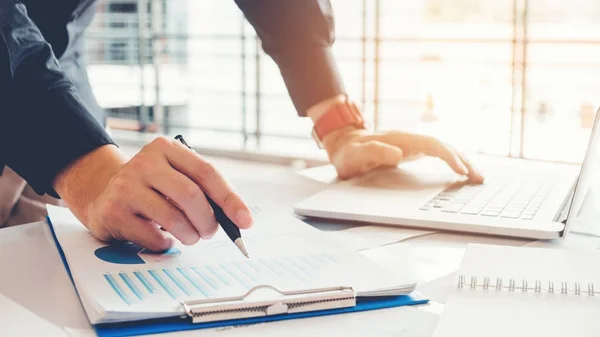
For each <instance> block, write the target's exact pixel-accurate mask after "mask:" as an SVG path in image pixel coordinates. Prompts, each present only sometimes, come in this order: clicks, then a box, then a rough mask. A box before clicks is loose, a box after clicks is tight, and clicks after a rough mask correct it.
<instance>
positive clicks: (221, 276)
mask: <svg viewBox="0 0 600 337" xmlns="http://www.w3.org/2000/svg"><path fill="white" fill-rule="evenodd" d="M206 269H208V271H210V272H211V273H213V274H214V275H215V276H216V277H217V278H218V279H219V280H221V282H223V283H225V284H226V285H229V282H228V281H227V278H226V277H223V275H221V274H220V273H218V272H217V270H216V269H215V268H214V267H213V266H206Z"/></svg>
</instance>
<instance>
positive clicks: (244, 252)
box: [234, 238, 250, 259]
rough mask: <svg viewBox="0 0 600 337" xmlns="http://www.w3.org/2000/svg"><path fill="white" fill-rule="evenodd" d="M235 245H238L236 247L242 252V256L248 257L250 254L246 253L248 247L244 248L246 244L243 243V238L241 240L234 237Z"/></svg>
mask: <svg viewBox="0 0 600 337" xmlns="http://www.w3.org/2000/svg"><path fill="white" fill-rule="evenodd" d="M234 243H235V245H236V246H237V247H238V249H239V250H240V252H242V254H244V256H245V257H246V258H248V259H249V258H250V254H248V249H246V245H245V244H244V240H242V238H239V239H236V240H235V241H234Z"/></svg>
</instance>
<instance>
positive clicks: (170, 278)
mask: <svg viewBox="0 0 600 337" xmlns="http://www.w3.org/2000/svg"><path fill="white" fill-rule="evenodd" d="M337 262H338V258H337V257H336V256H335V255H334V254H332V253H315V254H306V255H298V256H287V257H284V256H282V257H276V258H263V259H254V260H253V259H250V260H246V261H240V262H230V263H222V264H212V265H211V264H207V265H198V266H181V267H170V268H151V269H137V270H134V271H127V272H126V271H123V272H118V273H105V274H104V279H105V280H106V282H107V283H108V285H109V286H110V288H111V289H112V290H113V291H114V292H115V294H116V295H117V296H118V297H119V298H120V299H121V300H122V301H123V302H124V303H125V304H127V305H132V304H139V303H143V302H146V301H149V300H161V299H162V300H178V301H181V300H186V299H192V298H193V299H202V298H207V299H208V298H216V297H222V296H226V295H230V294H233V293H242V292H245V291H247V290H249V289H251V288H252V287H254V286H257V285H262V284H271V285H277V284H279V285H281V284H287V285H294V286H302V284H306V283H308V282H309V281H310V280H311V279H313V278H314V277H316V276H318V275H319V274H320V273H323V272H324V271H326V270H328V269H330V268H331V267H332V266H334V265H335V264H336V263H337Z"/></svg>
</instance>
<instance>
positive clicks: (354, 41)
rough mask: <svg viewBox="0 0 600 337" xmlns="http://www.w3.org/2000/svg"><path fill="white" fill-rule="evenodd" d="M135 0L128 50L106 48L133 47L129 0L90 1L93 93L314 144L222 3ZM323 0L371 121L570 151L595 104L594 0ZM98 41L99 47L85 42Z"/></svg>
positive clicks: (285, 144) (598, 47)
mask: <svg viewBox="0 0 600 337" xmlns="http://www.w3.org/2000/svg"><path fill="white" fill-rule="evenodd" d="M145 1H147V2H146V4H147V5H148V13H147V14H148V15H145V17H146V20H147V22H144V24H143V25H141V26H142V27H146V29H147V30H146V31H145V34H146V36H147V37H148V38H149V39H150V40H149V41H146V42H147V43H149V44H148V46H147V48H145V51H139V50H138V49H137V47H135V48H133V53H129V52H127V53H125V52H124V51H117V50H125V49H127V50H128V49H129V48H130V47H127V48H125V47H124V46H123V45H122V43H123V42H122V41H121V40H119V39H124V38H127V39H130V40H131V41H136V42H135V44H131V46H138V45H140V43H139V36H140V32H139V30H138V20H139V17H140V16H139V15H137V13H135V12H136V11H137V2H138V0H135V1H130V2H128V1H125V0H119V1H115V0H112V1H109V6H108V7H105V6H99V7H98V11H99V12H98V16H97V18H96V20H95V21H94V23H93V25H92V27H91V28H90V30H89V31H88V34H87V39H88V45H90V46H91V47H88V49H90V55H92V56H91V65H90V78H91V80H92V85H93V87H94V90H95V93H96V95H97V96H98V99H99V101H100V103H101V105H103V106H106V107H111V108H118V107H119V106H127V107H129V106H136V107H138V108H139V109H140V111H142V110H145V111H154V112H153V113H152V114H150V113H148V112H147V113H143V111H142V113H139V114H138V115H139V118H140V119H144V118H145V121H148V122H149V123H155V124H157V125H158V126H160V127H162V130H163V131H165V132H167V133H175V132H181V131H183V132H186V134H190V136H189V137H188V138H190V139H192V141H197V142H199V143H202V144H205V145H206V146H216V147H229V148H235V149H242V150H243V149H246V150H247V149H257V148H259V149H265V150H268V151H274V152H277V153H281V154H285V155H288V154H300V155H311V154H313V153H315V152H316V151H317V149H316V147H315V146H314V144H313V141H312V140H311V139H310V128H311V124H310V122H309V121H307V120H305V119H299V118H298V117H297V116H296V112H295V111H294V108H293V106H292V104H291V102H290V99H289V97H288V95H287V91H286V88H285V86H284V84H283V81H282V79H281V77H280V75H279V71H278V69H277V67H276V65H275V64H274V63H273V62H272V61H271V60H270V59H269V58H268V57H267V56H266V55H265V54H264V53H263V52H262V50H261V49H260V42H259V41H258V40H257V38H256V36H255V33H254V31H253V28H252V27H251V26H250V25H249V24H248V23H247V22H246V21H245V20H244V19H243V17H242V15H241V13H240V12H239V10H238V9H237V7H236V6H235V3H234V2H232V1H220V0H145ZM331 1H332V4H333V6H334V12H335V13H336V30H337V33H336V35H337V39H336V44H335V46H334V52H335V54H336V57H337V60H338V64H339V67H340V70H341V73H342V76H343V77H344V80H345V83H346V87H347V89H348V91H349V94H350V96H351V97H352V98H354V99H355V100H356V101H358V103H359V105H360V106H361V107H362V109H363V111H364V114H365V116H366V117H367V118H368V119H369V120H370V121H371V122H372V124H373V125H374V126H375V127H376V128H378V129H380V130H387V129H403V130H411V131H415V132H422V133H428V134H433V135H436V136H438V137H440V138H442V139H444V140H447V141H448V142H451V143H452V144H455V145H456V146H457V147H459V148H461V149H465V150H468V151H479V152H485V153H492V154H500V155H512V156H516V157H529V158H540V159H548V160H558V161H569V162H576V161H580V160H581V159H582V157H583V151H584V149H585V144H586V141H587V137H589V129H590V126H591V121H592V120H593V117H594V116H595V113H596V109H597V107H598V105H600V95H598V94H597V93H598V92H600V76H595V74H596V73H597V68H599V67H600V61H599V60H600V58H599V57H598V55H599V54H600V23H599V22H600V3H598V2H597V1H593V0H574V1H575V3H573V2H568V3H567V2H564V1H562V0H529V1H519V0H502V1H497V0H420V1H398V0H331ZM153 9H154V10H156V12H154V13H152V10H153ZM110 20H112V21H111V22H114V23H112V24H111V25H108V26H106V25H103V24H102V22H107V21H110ZM119 22H123V25H122V26H120V23H119ZM125 22H126V23H127V24H125ZM104 45H108V49H109V50H110V52H109V53H104V54H103V53H99V52H94V51H97V50H101V49H102V48H103V47H102V46H104ZM128 46H129V42H128ZM140 52H144V53H145V58H144V60H147V62H145V63H146V65H145V66H144V67H140V66H139V60H140V59H141V58H140V54H139V53H140ZM103 55H107V56H106V57H105V58H103ZM124 57H125V58H127V62H123V60H124ZM118 67H120V68H118ZM156 81H158V85H157V82H156ZM151 107H154V109H150V108H151ZM156 107H163V109H157V108H156ZM161 111H162V113H161ZM292 152H293V153H292Z"/></svg>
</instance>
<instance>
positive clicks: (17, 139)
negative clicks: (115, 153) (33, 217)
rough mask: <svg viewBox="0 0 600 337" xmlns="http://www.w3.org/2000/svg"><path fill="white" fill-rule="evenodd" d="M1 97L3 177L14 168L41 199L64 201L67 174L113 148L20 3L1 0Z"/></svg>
mask: <svg viewBox="0 0 600 337" xmlns="http://www.w3.org/2000/svg"><path fill="white" fill-rule="evenodd" d="M0 93H1V94H0V173H1V169H2V168H3V167H4V165H7V166H9V167H10V168H12V169H13V170H14V171H15V172H17V173H18V174H19V175H20V176H21V177H23V178H24V179H25V180H26V181H27V182H28V183H29V184H30V185H31V187H32V188H33V189H34V190H35V191H36V192H37V193H39V194H44V193H48V194H50V195H53V196H55V197H58V195H57V194H56V192H55V191H54V189H53V187H52V182H53V180H54V177H55V176H56V175H57V174H58V173H59V172H60V171H61V170H62V169H64V168H65V167H66V166H68V165H69V163H71V162H73V161H74V160H75V159H77V158H79V157H80V156H82V155H84V154H86V153H88V152H91V151H92V150H94V149H95V148H97V147H100V146H102V145H107V144H113V141H112V140H111V139H110V137H109V136H108V134H107V133H106V131H105V130H104V128H103V127H102V126H101V125H100V124H99V123H98V122H97V121H96V120H95V119H94V118H93V117H92V115H91V114H90V113H89V112H88V109H87V108H86V106H85V104H84V103H83V101H82V100H81V99H80V98H79V96H78V94H77V91H76V89H75V88H74V86H73V84H72V83H71V81H70V80H69V79H68V77H67V76H66V75H65V74H64V73H63V71H62V70H61V69H60V66H59V63H58V61H57V59H56V57H55V56H54V54H53V51H52V47H51V46H50V44H49V43H48V42H46V41H45V40H44V37H43V36H42V34H41V32H40V31H39V29H38V28H37V27H36V25H35V23H34V22H33V21H32V20H31V19H30V18H29V17H28V16H27V8H26V6H25V5H24V4H23V3H21V2H20V1H19V0H0Z"/></svg>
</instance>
